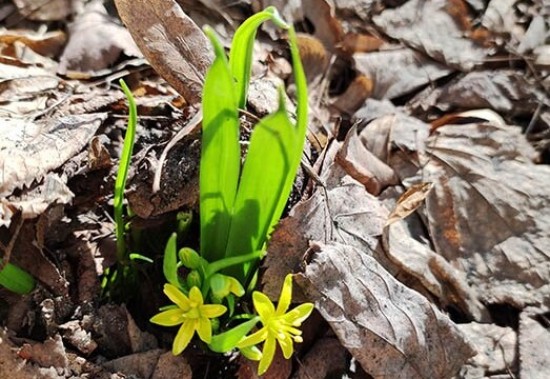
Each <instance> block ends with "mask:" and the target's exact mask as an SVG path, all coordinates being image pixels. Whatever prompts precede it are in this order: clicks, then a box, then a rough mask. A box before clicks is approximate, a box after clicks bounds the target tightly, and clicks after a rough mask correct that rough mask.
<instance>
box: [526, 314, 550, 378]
mask: <svg viewBox="0 0 550 379" xmlns="http://www.w3.org/2000/svg"><path fill="white" fill-rule="evenodd" d="M549 316H550V315H549V312H548V308H546V307H527V308H525V309H524V310H523V312H521V314H520V318H519V361H520V365H519V375H520V377H521V378H530V379H544V378H546V377H547V376H548V374H549V373H550V371H549V370H550V352H549V351H548V349H546V348H545V347H546V345H547V344H548V341H549V340H550V330H549V329H548V320H549ZM543 347H544V348H543Z"/></svg>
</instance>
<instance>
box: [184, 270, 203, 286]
mask: <svg viewBox="0 0 550 379" xmlns="http://www.w3.org/2000/svg"><path fill="white" fill-rule="evenodd" d="M201 285H202V278H201V274H199V272H198V271H197V270H193V271H191V272H190V273H189V275H187V286H188V287H189V288H193V287H197V288H201Z"/></svg>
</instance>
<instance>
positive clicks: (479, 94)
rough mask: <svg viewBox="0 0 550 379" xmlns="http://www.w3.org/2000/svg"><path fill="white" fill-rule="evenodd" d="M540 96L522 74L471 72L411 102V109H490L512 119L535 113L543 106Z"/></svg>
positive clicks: (515, 72) (513, 72)
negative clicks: (539, 106)
mask: <svg viewBox="0 0 550 379" xmlns="http://www.w3.org/2000/svg"><path fill="white" fill-rule="evenodd" d="M544 101H545V100H544V99H543V94H542V92H541V91H540V90H539V89H537V87H536V85H535V83H534V82H533V81H532V80H530V79H529V78H526V76H525V73H524V72H522V71H515V70H491V71H475V72H471V73H469V74H466V75H465V76H464V77H462V78H460V79H459V80H456V81H453V82H450V83H448V84H447V85H445V86H442V87H439V88H437V89H435V90H434V91H432V92H431V93H430V94H429V95H428V96H427V97H425V98H423V99H419V100H418V101H414V100H413V101H412V105H413V107H418V106H420V107H421V108H422V109H424V110H426V109H428V108H430V107H432V106H433V107H437V108H438V109H440V110H443V111H447V110H451V109H456V108H458V109H479V108H491V109H493V110H495V111H497V112H500V113H501V114H502V113H505V114H509V115H511V116H516V115H518V114H529V116H531V115H532V113H533V112H534V111H535V109H536V108H537V106H538V105H539V103H540V102H544Z"/></svg>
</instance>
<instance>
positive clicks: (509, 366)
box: [458, 322, 532, 379]
mask: <svg viewBox="0 0 550 379" xmlns="http://www.w3.org/2000/svg"><path fill="white" fill-rule="evenodd" d="M458 329H460V331H461V332H462V333H464V335H465V336H466V338H468V340H470V341H471V342H472V345H473V346H474V347H475V350H476V351H477V355H475V356H474V357H472V358H470V360H469V361H468V362H467V363H466V365H464V367H463V368H462V369H461V371H460V377H461V378H467V379H473V378H485V377H491V376H492V374H498V373H501V372H516V369H517V365H518V356H517V355H518V354H517V334H516V332H515V331H514V330H513V329H512V328H510V327H502V326H498V325H495V324H479V323H475V322H472V323H469V324H459V325H458ZM522 378H523V376H522ZM525 378H532V377H531V376H525Z"/></svg>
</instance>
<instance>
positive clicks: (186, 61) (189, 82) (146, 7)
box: [115, 0, 214, 104]
mask: <svg viewBox="0 0 550 379" xmlns="http://www.w3.org/2000/svg"><path fill="white" fill-rule="evenodd" d="M115 4H116V6H117V9H118V12H119V14H120V17H121V18H122V20H123V21H124V24H125V25H126V27H127V28H128V30H129V31H130V33H131V34H132V36H133V37H134V40H135V41H136V43H137V44H138V46H139V48H140V49H141V51H142V52H143V55H145V57H146V58H147V60H148V61H149V63H150V64H151V66H153V68H154V69H155V70H156V71H157V72H158V73H159V75H161V76H162V77H163V78H164V79H165V80H166V81H167V82H168V83H169V84H170V85H171V86H172V87H174V88H175V89H176V90H177V91H178V92H179V93H180V94H181V95H182V96H183V97H184V98H185V100H187V101H188V102H189V103H191V104H196V103H198V102H199V101H200V99H201V92H202V85H203V82H204V76H205V75H206V70H207V69H208V67H209V66H210V64H211V63H212V61H213V59H214V54H213V52H212V49H211V47H210V43H209V41H208V39H207V38H206V36H205V35H204V33H203V32H202V31H201V30H200V28H199V27H198V26H197V25H196V24H195V22H193V20H192V19H191V18H189V16H187V15H186V14H185V12H184V11H183V10H182V8H181V7H180V6H179V5H178V2H177V1H175V0H138V1H136V0H115Z"/></svg>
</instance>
